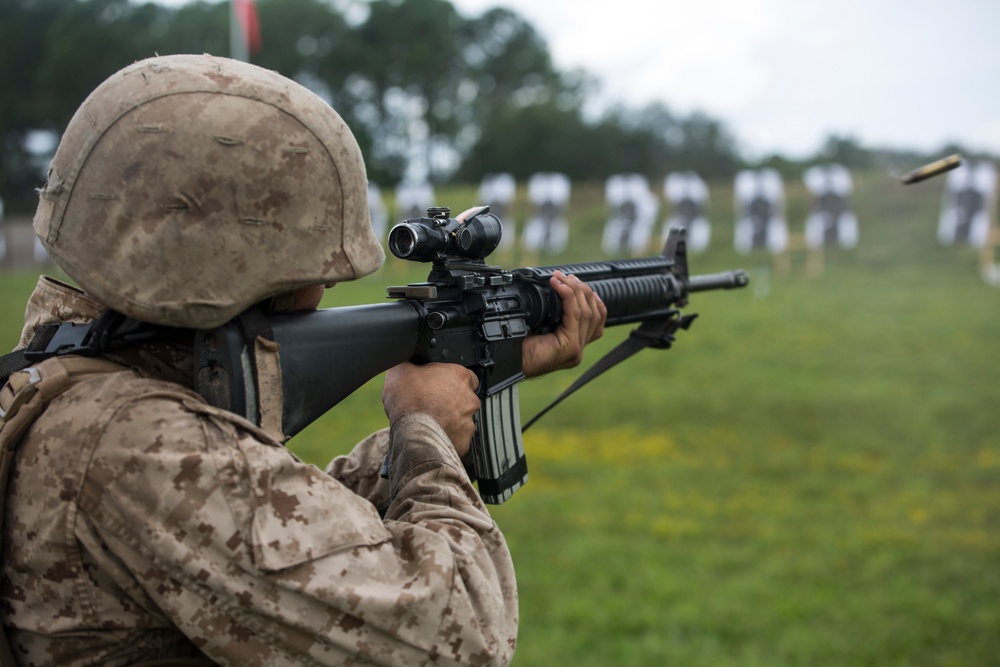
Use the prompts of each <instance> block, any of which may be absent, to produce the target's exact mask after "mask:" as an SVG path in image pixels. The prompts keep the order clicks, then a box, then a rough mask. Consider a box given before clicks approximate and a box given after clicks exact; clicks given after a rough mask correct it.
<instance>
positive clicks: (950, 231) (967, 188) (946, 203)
mask: <svg viewBox="0 0 1000 667" xmlns="http://www.w3.org/2000/svg"><path fill="white" fill-rule="evenodd" d="M996 187H997V173H996V167H995V166H994V165H993V163H992V162H987V161H985V160H982V161H979V162H967V163H965V164H963V165H961V166H960V167H958V168H957V169H954V170H952V171H951V172H949V173H948V178H947V180H946V181H945V189H944V196H943V199H942V202H941V216H940V218H939V223H938V240H939V241H941V243H943V244H945V245H969V246H972V247H973V248H982V247H983V246H985V245H986V242H987V241H988V239H989V234H990V227H991V226H992V222H991V216H992V215H993V214H994V207H995V206H996Z"/></svg>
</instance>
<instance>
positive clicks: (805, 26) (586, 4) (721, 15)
mask: <svg viewBox="0 0 1000 667" xmlns="http://www.w3.org/2000/svg"><path fill="white" fill-rule="evenodd" d="M453 2H454V4H455V6H456V7H458V8H459V11H461V12H463V13H464V14H466V15H477V14H479V13H481V12H482V11H483V10H484V9H486V8H487V7H490V6H494V5H496V4H504V5H506V6H509V7H511V8H513V9H514V10H516V11H517V12H518V13H519V14H521V15H522V16H524V17H525V18H527V19H528V20H529V21H530V22H531V23H532V24H533V25H535V27H536V28H537V29H538V30H540V31H541V32H542V33H543V34H544V35H545V37H546V38H547V41H548V43H549V47H550V49H551V50H552V53H553V56H554V58H555V61H556V64H557V66H558V67H560V68H571V67H583V68H584V69H586V70H588V71H591V72H593V73H594V74H596V75H598V76H599V77H600V78H601V80H602V81H603V84H604V88H603V90H604V91H605V93H606V95H608V96H609V97H611V98H615V99H621V100H625V101H628V102H629V103H632V104H642V103H645V102H649V101H653V100H661V101H663V102H665V103H666V104H667V105H668V106H670V107H671V108H674V109H676V110H677V111H682V112H685V113H686V112H690V111H692V110H694V109H701V110H704V111H706V112H708V113H709V114H711V115H713V116H715V117H717V118H720V119H722V120H724V121H725V122H726V123H727V125H728V126H729V127H730V128H731V129H732V131H733V132H734V134H736V136H737V139H738V140H739V141H740V143H741V145H743V146H744V147H746V148H747V149H749V150H751V151H755V152H766V151H771V150H780V151H783V152H787V153H791V154H803V153H808V152H814V151H815V150H816V149H817V148H819V146H820V144H821V142H822V140H823V139H824V138H825V137H826V136H827V135H828V134H830V133H833V132H836V133H840V134H846V135H850V136H854V137H856V138H858V139H859V140H861V141H862V142H863V143H865V144H866V145H885V146H896V147H914V148H920V149H926V150H937V149H939V148H940V147H941V146H942V145H943V144H944V143H945V142H947V141H953V140H954V141H960V142H962V143H963V144H965V145H967V146H969V147H970V148H972V149H975V148H983V149H990V150H993V151H998V152H1000V77H998V74H1000V34H998V28H1000V2H998V1H997V0H835V1H833V0H831V1H823V2H821V1H818V0H614V1H613V2H593V1H587V0H584V1H582V2H581V1H580V0H503V2H499V3H498V2H491V1H490V0H453Z"/></svg>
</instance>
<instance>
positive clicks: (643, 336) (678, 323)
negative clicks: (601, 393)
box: [521, 310, 698, 433]
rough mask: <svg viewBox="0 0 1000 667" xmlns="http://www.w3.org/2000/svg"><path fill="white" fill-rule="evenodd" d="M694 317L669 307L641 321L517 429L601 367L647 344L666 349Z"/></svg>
mask: <svg viewBox="0 0 1000 667" xmlns="http://www.w3.org/2000/svg"><path fill="white" fill-rule="evenodd" d="M696 317H698V315H696V314H691V315H681V314H680V311H677V310H672V311H670V312H669V313H668V316H667V317H666V318H664V319H656V320H649V321H647V322H643V323H642V325H641V326H638V327H636V328H635V329H633V330H632V332H631V333H630V334H629V336H628V338H626V339H625V340H623V341H622V342H621V343H619V344H618V346H617V347H615V348H614V349H613V350H611V351H610V352H608V353H607V354H606V355H604V356H603V357H601V358H600V359H598V360H597V361H596V362H595V363H594V365H593V366H591V367H590V368H588V369H587V372H585V373H584V374H583V375H581V376H580V377H578V378H577V379H576V381H575V382H574V383H573V384H571V385H570V386H569V387H567V388H566V391H564V392H563V393H561V394H559V396H557V397H556V398H555V400H553V401H552V402H551V403H549V404H548V405H547V406H545V409H543V410H542V411H541V412H539V413H538V414H537V415H535V416H534V417H532V418H531V419H530V420H529V421H528V423H527V424H525V425H524V427H523V428H522V429H521V432H522V433H523V432H524V431H527V430H528V428H529V427H530V426H531V425H532V424H534V423H535V422H536V421H538V420H539V419H540V418H541V417H542V415H544V414H545V413H547V412H548V411H549V410H551V409H552V408H554V407H556V406H557V405H559V404H560V403H562V401H563V399H565V398H567V397H568V396H569V395H570V394H572V393H573V392H575V391H576V390H577V389H579V388H580V387H582V386H583V385H585V384H587V383H588V382H590V381H591V380H593V379H594V378H596V377H597V376H598V375H600V374H601V373H603V372H604V371H606V370H608V369H610V368H612V367H613V366H617V365H618V364H620V363H621V362H623V361H625V360H626V359H628V358H629V357H631V356H632V355H633V354H635V353H636V352H640V351H642V350H645V349H646V348H647V347H652V348H657V349H661V350H668V349H670V346H671V345H672V344H673V342H674V334H676V333H677V330H678V329H687V328H688V327H690V326H691V323H692V322H693V321H694V318H696Z"/></svg>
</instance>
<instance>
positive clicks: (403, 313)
mask: <svg viewBox="0 0 1000 667" xmlns="http://www.w3.org/2000/svg"><path fill="white" fill-rule="evenodd" d="M449 214H450V211H449V209H447V208H432V209H428V217H426V218H411V219H408V220H405V221H403V222H402V223H400V224H398V225H396V226H395V227H394V228H393V229H392V230H391V231H390V233H389V249H390V250H391V251H392V253H393V254H394V255H395V256H396V257H399V258H402V259H409V260H414V261H421V262H431V263H432V269H431V272H430V275H429V276H428V279H427V281H426V282H423V283H415V284H410V285H407V286H404V287H389V288H388V290H387V291H388V296H389V297H390V298H395V299H399V301H396V302H394V303H384V304H372V305H364V306H349V307H342V308H329V309H321V310H317V311H314V312H307V313H291V314H285V315H275V316H271V317H268V318H266V322H265V323H264V324H263V325H261V326H263V330H264V331H265V334H266V335H265V337H267V338H271V339H272V340H274V341H276V342H277V343H278V344H279V345H280V349H279V352H278V356H279V360H280V368H281V397H282V407H281V413H282V414H281V430H282V432H283V433H284V434H285V435H286V436H288V437H291V436H293V435H295V434H296V433H298V432H299V431H301V430H302V429H303V428H305V427H306V426H308V425H309V424H310V423H312V422H313V421H315V420H316V419H317V418H319V417H320V416H321V415H323V414H324V413H325V412H326V411H327V410H329V409H330V408H332V407H333V406H334V405H336V404H337V403H339V402H340V401H341V400H343V399H344V398H345V397H346V396H348V395H349V394H351V393H352V392H354V391H355V390H356V389H358V388H359V387H361V386H362V385H363V384H365V383H366V382H367V381H368V380H370V379H371V378H373V377H375V376H376V375H378V374H380V373H382V372H384V371H386V370H388V369H389V368H391V367H393V366H395V365H396V364H399V363H401V362H403V361H407V360H410V361H413V362H415V363H418V364H422V363H429V362H451V363H457V364H461V365H463V366H465V367H467V368H470V369H472V370H473V371H475V373H476V374H477V376H478V377H479V390H478V391H479V396H480V398H481V400H482V407H481V409H480V411H479V413H478V415H477V419H476V435H475V437H474V440H473V443H472V453H473V459H474V461H473V463H474V465H473V471H472V474H473V475H474V477H475V478H476V479H477V480H478V485H479V492H480V494H481V496H482V497H483V499H484V500H485V501H486V502H488V503H493V504H498V503H502V502H504V501H505V500H507V498H509V497H510V496H511V495H512V494H513V493H514V491H516V490H517V489H518V488H520V487H521V485H523V484H524V482H525V481H526V479H527V464H526V462H525V456H524V446H523V444H522V442H521V431H522V428H521V419H520V409H519V405H518V395H517V388H518V384H519V382H520V381H521V380H522V379H523V378H524V374H523V373H522V369H521V344H522V339H523V338H524V337H525V336H527V335H529V334H539V333H547V332H550V331H553V330H555V329H556V328H557V327H558V326H559V323H560V321H561V319H562V307H561V301H560V299H559V297H558V295H557V294H556V293H555V291H554V290H553V289H552V288H551V286H550V285H549V278H550V277H551V276H552V274H553V272H554V271H556V270H560V271H562V272H564V273H566V274H575V275H576V276H577V277H579V278H580V279H581V280H583V281H584V282H586V283H587V284H589V285H590V287H592V288H593V289H594V291H595V292H596V293H597V294H598V295H599V296H600V297H601V299H603V301H604V303H605V305H606V306H607V309H608V318H607V326H617V325H622V324H630V323H636V322H641V323H643V324H642V325H641V326H640V327H639V328H637V329H636V330H635V331H634V332H633V336H631V337H630V339H629V341H627V342H626V343H623V345H622V346H620V348H619V349H616V351H615V352H613V353H612V354H609V355H608V357H606V358H605V360H602V362H604V364H603V365H602V363H601V362H598V365H597V366H595V368H593V369H591V371H590V372H589V374H588V375H585V377H584V378H581V380H578V382H577V384H576V386H574V387H571V388H570V390H568V391H567V392H566V394H564V395H563V396H562V397H560V398H559V399H557V400H556V402H558V401H560V400H562V398H564V397H565V396H566V395H568V393H570V392H571V391H573V390H574V389H575V388H577V387H578V386H580V385H582V384H583V383H584V382H586V381H587V380H589V379H590V378H592V377H594V376H596V375H597V374H599V373H600V372H601V371H603V370H604V369H605V368H607V367H610V366H611V365H614V363H617V361H620V360H621V359H622V358H624V357H626V356H629V355H631V354H633V353H634V352H635V351H638V349H642V348H644V347H649V346H653V347H661V348H665V347H669V345H670V343H671V341H672V340H673V334H674V333H675V332H676V331H677V329H678V328H685V329H686V328H687V327H688V326H689V325H690V322H691V321H692V320H693V319H694V316H693V315H687V316H682V315H681V314H680V312H679V311H678V308H680V307H683V306H684V305H686V304H687V298H688V294H690V293H691V292H700V291H705V290H714V289H728V288H734V287H743V286H745V285H747V284H748V283H749V277H748V276H747V274H746V273H745V272H744V271H741V270H737V271H727V272H724V273H718V274H712V275H703V276H688V267H687V254H686V251H685V242H684V231H683V230H680V229H675V230H671V231H670V233H669V235H668V239H667V243H666V244H665V247H664V251H663V254H662V255H661V256H658V257H647V258H641V259H621V260H611V261H601V262H588V263H583V264H567V265H565V266H547V267H530V268H522V269H516V270H514V271H506V270H504V269H502V268H499V267H495V266H488V265H487V264H486V263H485V258H486V257H487V256H488V255H489V254H490V253H491V252H492V251H493V250H494V249H495V248H496V246H497V244H498V243H499V242H500V235H501V231H502V225H501V223H500V220H499V219H498V218H497V217H496V216H494V215H492V214H490V213H489V207H486V206H482V207H477V208H473V209H469V210H468V211H466V212H465V213H463V214H462V215H460V216H458V218H451V217H449ZM255 330H256V331H260V327H259V326H258V327H256V328H255V326H254V325H253V323H249V324H248V323H247V322H237V321H234V322H230V323H229V324H226V325H224V326H222V327H220V328H218V329H215V330H212V331H203V332H199V333H198V335H197V338H196V344H195V351H196V352H195V355H196V356H195V363H196V368H195V373H196V381H197V385H198V390H199V391H200V392H201V394H202V395H203V396H204V397H205V398H206V400H208V402H209V403H211V404H213V405H216V406H219V407H222V408H225V409H227V410H230V411H232V412H235V413H237V414H241V415H243V416H245V417H247V418H248V419H250V421H253V422H255V423H259V421H260V410H259V407H258V405H257V382H256V375H255V369H254V363H253V358H252V357H253V355H252V352H250V350H251V349H252V345H253V343H252V341H253V340H254V334H253V333H252V332H253V331H255ZM248 331H249V332H250V333H248ZM247 341H251V342H250V344H249V345H248V343H247ZM554 404H555V403H553V405H554ZM549 407H552V406H549ZM539 416H541V415H539ZM528 425H529V426H530V423H529V424H528Z"/></svg>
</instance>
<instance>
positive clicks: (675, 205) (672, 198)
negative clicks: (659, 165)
mask: <svg viewBox="0 0 1000 667" xmlns="http://www.w3.org/2000/svg"><path fill="white" fill-rule="evenodd" d="M663 193H664V194H665V195H666V197H667V201H669V202H670V204H671V211H670V215H669V216H668V217H667V220H666V222H665V223H664V225H663V236H662V239H661V242H662V243H666V240H667V233H668V232H669V231H670V230H671V228H673V227H680V228H683V229H686V230H687V247H688V250H690V251H691V252H704V251H705V250H706V249H707V248H708V244H709V242H710V241H711V240H712V226H711V224H710V223H709V221H708V200H709V197H708V184H707V183H705V181H704V180H703V179H702V178H701V176H699V175H698V174H697V173H696V172H693V171H675V172H672V173H670V174H667V177H666V179H664V182H663Z"/></svg>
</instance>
